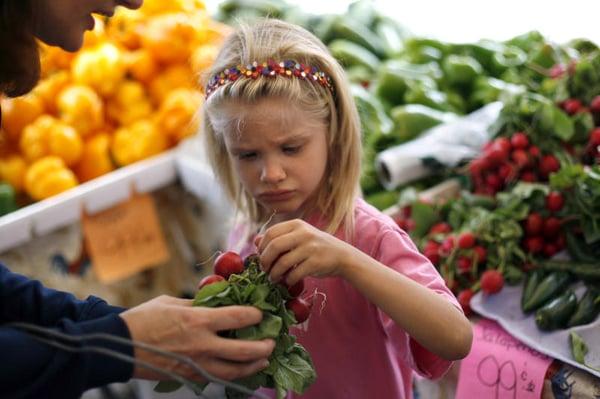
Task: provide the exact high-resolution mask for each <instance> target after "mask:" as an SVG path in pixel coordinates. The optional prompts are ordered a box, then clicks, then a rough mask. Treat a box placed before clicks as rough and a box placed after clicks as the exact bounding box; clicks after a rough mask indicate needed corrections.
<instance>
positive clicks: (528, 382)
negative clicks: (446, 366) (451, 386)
mask: <svg viewBox="0 0 600 399" xmlns="http://www.w3.org/2000/svg"><path fill="white" fill-rule="evenodd" d="M550 363H552V359H551V358H549V357H548V356H546V355H543V354H541V353H539V352H537V351H536V350H534V349H531V348H529V347H528V346H526V345H525V344H523V343H522V342H520V341H518V340H517V339H515V338H513V337H512V336H511V335H509V334H508V333H507V332H506V331H504V330H503V329H502V327H500V326H499V325H498V323H496V322H494V321H491V320H482V321H480V322H479V323H478V324H477V325H475V327H474V328H473V347H472V348H471V353H469V356H467V357H466V358H465V359H463V360H462V362H461V366H460V374H459V377H458V387H457V392H456V399H472V398H486V399H487V398H489V399H539V398H540V397H541V395H542V388H543V385H544V376H545V375H546V370H547V369H548V366H549V365H550Z"/></svg>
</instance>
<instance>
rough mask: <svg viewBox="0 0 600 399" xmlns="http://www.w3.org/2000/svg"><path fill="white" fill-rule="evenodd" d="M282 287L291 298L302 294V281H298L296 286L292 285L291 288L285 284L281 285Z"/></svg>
mask: <svg viewBox="0 0 600 399" xmlns="http://www.w3.org/2000/svg"><path fill="white" fill-rule="evenodd" d="M283 286H284V287H285V288H286V289H287V290H288V293H289V294H290V296H291V297H292V298H296V297H297V296H300V294H302V292H303V291H304V280H299V281H298V282H297V283H296V284H294V285H292V286H291V287H288V285H287V284H283Z"/></svg>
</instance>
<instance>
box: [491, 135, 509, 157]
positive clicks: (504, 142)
mask: <svg viewBox="0 0 600 399" xmlns="http://www.w3.org/2000/svg"><path fill="white" fill-rule="evenodd" d="M494 145H496V146H498V147H499V148H500V149H502V151H503V152H504V153H505V154H508V153H509V152H510V150H511V149H512V146H511V144H510V140H509V139H508V138H507V137H498V138H497V139H495V140H494Z"/></svg>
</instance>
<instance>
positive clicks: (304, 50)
mask: <svg viewBox="0 0 600 399" xmlns="http://www.w3.org/2000/svg"><path fill="white" fill-rule="evenodd" d="M268 60H274V61H277V62H279V61H285V60H294V61H296V62H299V63H303V64H306V65H309V66H311V67H315V68H317V69H318V70H319V71H321V72H324V73H325V74H327V75H328V76H329V77H330V78H331V79H332V81H333V86H334V89H335V95H333V94H332V93H331V92H330V91H329V90H328V89H327V88H326V87H323V86H321V85H319V84H313V83H311V82H308V81H305V80H303V79H300V78H294V77H282V76H276V77H274V78H269V77H259V78H257V79H250V78H240V79H237V80H236V81H235V82H233V83H229V84H227V85H225V86H223V87H220V88H219V89H217V90H216V91H215V92H213V93H211V95H210V96H209V97H208V99H207V101H206V102H205V103H204V107H203V115H202V118H201V119H202V127H203V132H202V134H203V136H204V138H205V141H206V144H207V147H206V148H207V150H208V151H207V152H208V157H209V160H210V163H211V165H212V167H213V169H214V170H215V174H216V176H217V178H218V179H219V180H220V181H221V183H222V184H223V185H224V187H225V190H226V192H227V194H228V195H229V197H230V198H231V199H232V200H233V201H234V203H235V205H236V206H237V207H238V209H239V210H240V211H241V212H242V213H243V214H245V216H247V217H248V218H249V220H250V221H251V222H254V223H255V224H256V225H260V224H263V223H265V222H266V220H267V219H268V218H269V216H270V214H268V213H267V211H266V210H265V209H263V208H261V206H260V205H259V204H258V203H257V202H256V201H255V200H254V198H253V197H252V196H251V195H250V193H248V192H245V190H243V188H242V185H241V183H240V181H239V180H238V178H237V176H236V175H235V170H234V168H233V165H232V162H231V160H230V158H229V155H228V153H227V149H226V147H225V141H224V138H223V133H224V131H225V130H226V127H227V126H232V124H234V125H233V126H235V122H237V123H239V122H240V121H239V120H238V121H232V120H231V116H228V117H225V119H227V120H224V118H223V116H222V115H221V113H220V112H219V111H220V110H222V109H223V108H224V106H225V105H226V104H242V105H243V104H248V103H255V102H256V101H257V100H259V99H261V98H264V97H280V98H283V99H284V101H288V102H289V104H296V105H298V106H299V107H300V108H301V109H303V110H306V111H307V112H309V113H310V114H312V115H314V117H315V120H317V121H324V122H325V123H326V124H327V125H328V127H329V129H328V137H327V143H328V150H327V152H328V162H327V167H326V176H325V177H324V181H322V182H321V186H320V189H319V192H318V193H317V194H316V198H315V205H316V207H317V208H318V211H320V212H321V213H322V214H323V215H325V217H326V218H327V222H326V223H327V224H326V228H325V230H326V231H328V232H330V233H334V232H336V231H337V230H338V229H339V228H340V227H342V226H343V227H344V232H345V234H346V235H347V236H348V237H351V236H352V234H353V226H354V201H355V199H356V196H357V195H358V193H359V178H360V159H361V151H362V149H361V138H360V120H359V116H358V112H357V110H356V106H355V103H354V99H353V97H352V95H351V94H350V90H349V85H348V83H347V80H346V76H345V73H344V71H343V69H342V67H341V66H340V65H339V63H338V62H337V61H336V60H335V59H334V58H333V57H332V56H331V54H330V53H329V51H328V50H327V48H326V47H325V46H324V45H323V43H321V42H320V41H319V39H317V38H316V37H315V36H314V35H312V34H311V33H310V32H308V31H307V30H305V29H303V28H301V27H299V26H296V25H292V24H289V23H286V22H283V21H279V20H275V19H265V20H261V21H258V22H256V23H255V24H253V25H251V26H249V25H241V26H240V27H239V28H238V30H237V31H236V32H234V33H233V34H232V35H230V36H229V37H228V38H227V39H226V40H225V42H224V44H223V47H222V48H221V50H220V52H219V54H218V55H217V58H216V60H215V62H214V64H213V66H212V68H211V70H210V71H209V72H208V74H207V75H206V76H204V77H203V86H204V87H205V86H206V83H207V81H208V79H209V78H210V77H212V76H214V75H215V74H218V73H220V72H222V71H224V70H225V69H228V68H233V67H236V66H239V65H250V64H252V63H253V62H255V61H256V62H258V63H262V62H266V61H268ZM241 118H243V115H242V116H241ZM307 167H310V165H307Z"/></svg>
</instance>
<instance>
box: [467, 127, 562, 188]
mask: <svg viewBox="0 0 600 399" xmlns="http://www.w3.org/2000/svg"><path fill="white" fill-rule="evenodd" d="M559 169H560V163H559V161H558V159H557V158H556V157H555V156H554V155H551V154H546V155H544V154H542V153H541V151H540V149H539V148H538V147H537V146H535V145H532V144H531V143H530V141H529V137H528V136H527V134H526V133H524V132H515V133H514V134H513V135H512V136H511V137H499V138H496V139H494V140H492V141H490V142H488V143H487V144H486V145H485V146H484V148H483V154H482V155H481V156H480V157H478V158H476V159H474V160H472V161H471V162H470V164H469V175H470V177H471V181H472V182H473V187H474V192H475V193H477V194H484V195H492V196H493V195H495V194H496V193H497V192H499V191H502V190H503V189H504V188H506V187H507V186H509V185H510V184H511V183H513V182H515V181H518V180H522V181H525V182H536V181H547V180H548V176H549V175H550V174H551V173H553V172H556V171H558V170H559Z"/></svg>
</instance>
